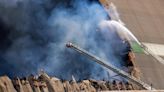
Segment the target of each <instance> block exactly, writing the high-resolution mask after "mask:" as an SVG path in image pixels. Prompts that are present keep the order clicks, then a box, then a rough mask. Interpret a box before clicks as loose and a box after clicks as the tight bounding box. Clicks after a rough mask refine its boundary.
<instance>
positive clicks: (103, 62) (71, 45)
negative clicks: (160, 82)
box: [66, 42, 154, 90]
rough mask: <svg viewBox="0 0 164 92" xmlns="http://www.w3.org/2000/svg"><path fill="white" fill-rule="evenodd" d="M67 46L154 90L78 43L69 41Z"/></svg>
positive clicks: (139, 84) (141, 85)
mask: <svg viewBox="0 0 164 92" xmlns="http://www.w3.org/2000/svg"><path fill="white" fill-rule="evenodd" d="M66 46H67V47H68V48H72V49H74V50H76V51H77V52H79V53H80V54H83V55H85V56H87V57H89V58H91V59H92V60H94V61H95V62H96V63H98V64H100V65H102V66H104V67H106V68H107V69H110V70H112V71H113V72H115V73H117V74H119V75H121V76H122V77H124V78H127V79H128V80H130V81H132V82H134V83H135V84H137V85H138V86H140V87H142V88H143V89H147V90H152V89H154V88H152V87H151V86H150V85H148V84H146V83H144V82H143V81H141V80H138V79H137V78H135V77H133V76H131V75H129V74H128V73H126V72H124V71H123V70H120V69H118V68H116V67H115V66H113V65H111V64H108V63H106V61H104V60H102V59H100V58H99V57H97V56H95V55H93V54H92V53H90V52H88V51H86V50H84V49H82V48H80V47H79V46H77V45H75V44H73V43H70V42H69V43H67V44H66Z"/></svg>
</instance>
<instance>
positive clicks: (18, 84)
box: [0, 73, 141, 92]
mask: <svg viewBox="0 0 164 92" xmlns="http://www.w3.org/2000/svg"><path fill="white" fill-rule="evenodd" d="M109 90H141V88H139V87H137V86H136V85H134V84H132V83H130V82H123V81H116V80H113V81H112V82H110V81H100V80H94V79H88V80H80V81H76V80H75V79H72V80H71V81H68V80H60V79H58V78H56V77H49V76H48V75H47V74H46V73H42V74H40V75H39V76H38V77H36V76H33V75H30V76H29V77H27V78H21V79H19V78H14V79H13V80H11V79H9V78H8V77H7V76H2V77H0V92H81V91H84V92H97V91H109Z"/></svg>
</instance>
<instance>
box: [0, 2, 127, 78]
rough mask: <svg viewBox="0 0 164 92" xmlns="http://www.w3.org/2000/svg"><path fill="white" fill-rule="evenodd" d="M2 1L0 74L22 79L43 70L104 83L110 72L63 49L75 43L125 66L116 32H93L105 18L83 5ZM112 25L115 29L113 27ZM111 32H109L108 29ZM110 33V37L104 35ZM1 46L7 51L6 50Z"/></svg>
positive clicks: (92, 5)
mask: <svg viewBox="0 0 164 92" xmlns="http://www.w3.org/2000/svg"><path fill="white" fill-rule="evenodd" d="M10 1H12V0H6V1H5V0H4V1H1V2H0V22H1V24H2V25H3V27H1V29H2V31H1V33H0V34H5V35H1V37H0V40H1V44H0V45H1V46H3V48H2V47H1V48H0V75H3V74H7V75H9V76H10V77H13V76H26V75H29V74H31V73H32V74H36V73H37V72H38V70H40V69H43V70H45V71H46V72H48V74H50V75H55V76H57V77H59V78H63V79H71V76H72V75H74V77H75V78H76V79H77V80H78V79H85V78H95V79H107V78H108V77H109V76H108V72H107V71H106V70H105V69H104V68H102V67H101V66H100V65H98V64H95V63H94V62H90V61H89V59H88V58H86V57H84V56H82V55H80V54H78V53H76V52H75V51H72V50H70V49H67V48H65V43H66V42H68V41H73V42H75V43H77V44H78V45H80V46H81V47H83V48H84V49H86V50H88V51H90V52H91V53H93V54H95V55H97V56H99V57H101V58H104V59H105V60H107V61H110V62H109V63H111V64H113V65H115V66H117V67H119V68H120V67H122V66H124V59H123V58H122V57H124V55H122V53H124V52H126V49H127V47H126V46H125V45H124V43H122V40H121V39H120V38H119V36H118V35H117V34H116V33H113V32H112V31H106V32H104V33H103V32H100V31H96V30H97V28H98V24H99V23H100V22H101V21H102V20H105V19H107V15H106V13H105V12H104V10H103V8H102V7H101V6H100V5H99V4H98V3H89V2H87V0H84V1H78V0H70V1H69V0H15V1H13V2H10ZM114 26H116V25H114ZM111 30H112V29H111ZM107 34H108V37H106V36H105V35H107ZM4 47H5V49H4Z"/></svg>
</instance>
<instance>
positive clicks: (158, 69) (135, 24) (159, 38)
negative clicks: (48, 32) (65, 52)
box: [0, 0, 164, 92]
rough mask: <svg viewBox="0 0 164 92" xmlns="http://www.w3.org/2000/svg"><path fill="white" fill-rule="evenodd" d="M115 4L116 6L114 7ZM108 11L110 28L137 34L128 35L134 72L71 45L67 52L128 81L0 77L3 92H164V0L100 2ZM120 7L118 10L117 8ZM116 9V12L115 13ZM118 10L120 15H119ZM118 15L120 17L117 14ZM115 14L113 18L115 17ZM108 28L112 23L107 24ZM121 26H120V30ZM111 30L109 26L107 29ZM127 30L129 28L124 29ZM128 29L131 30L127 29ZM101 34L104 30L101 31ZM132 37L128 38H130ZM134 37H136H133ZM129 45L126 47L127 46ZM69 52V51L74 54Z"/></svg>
mask: <svg viewBox="0 0 164 92" xmlns="http://www.w3.org/2000/svg"><path fill="white" fill-rule="evenodd" d="M111 2H112V3H111ZM100 3H101V4H102V6H103V7H104V9H105V11H106V12H107V13H109V16H110V18H111V20H114V21H117V22H110V23H109V27H110V25H117V23H119V24H118V25H119V27H118V29H119V28H123V30H128V29H129V30H130V31H131V33H133V34H134V35H133V34H132V35H131V33H130V36H129V33H128V31H127V32H126V33H122V32H117V34H118V35H120V34H124V35H125V37H122V39H126V41H127V43H128V45H130V48H131V49H130V51H129V52H128V53H127V55H128V59H129V60H130V61H131V62H130V64H129V63H127V64H129V65H128V66H127V67H128V69H129V70H130V72H127V71H124V70H121V69H120V68H117V67H115V66H113V65H112V64H109V63H107V62H106V60H103V59H102V58H99V57H97V56H96V55H94V54H93V53H91V52H89V51H87V50H85V49H83V48H81V47H80V45H76V44H74V43H72V42H69V41H67V42H68V43H67V42H66V43H65V48H66V49H69V48H71V49H73V50H75V51H77V52H76V53H80V55H82V57H83V55H84V57H85V56H86V57H88V58H90V60H91V61H95V62H93V63H97V64H98V65H99V66H101V67H105V69H109V70H110V71H112V72H114V73H115V74H118V76H121V77H123V78H125V80H127V81H126V82H125V80H122V81H119V80H117V79H116V80H113V81H112V82H111V81H106V80H94V79H86V80H79V81H78V80H76V78H75V77H74V76H72V80H71V81H68V80H64V79H63V80H62V79H58V78H56V77H49V76H48V75H47V74H46V73H45V72H44V71H40V73H39V75H38V76H34V75H31V76H29V77H25V78H21V79H20V78H15V79H13V80H12V81H11V80H10V79H9V78H8V77H7V76H2V77H0V92H81V91H82V92H83V91H84V92H97V91H102V92H103V91H105V92H106V91H113V90H114V91H121V90H122V91H123V92H124V91H125V92H126V90H130V92H133V91H135V92H136V90H137V92H142V91H143V92H150V91H154V92H163V91H162V90H163V89H164V80H163V76H164V45H163V44H164V41H163V40H164V34H163V29H164V6H163V4H164V2H163V0H100ZM115 6H116V7H115ZM111 8H112V9H111ZM116 8H117V11H118V13H119V15H118V14H117V13H116V11H115V10H116ZM115 13H116V14H115ZM112 14H113V15H112ZM103 23H104V22H103ZM105 24H108V22H105ZM118 25H117V26H118ZM107 27H108V25H107ZM124 27H125V28H124ZM126 28H127V29H126ZM100 30H101V28H100ZM127 34H128V37H126V35H127ZM133 36H134V37H133ZM120 38H121V37H120ZM126 41H125V43H126ZM71 49H69V50H71Z"/></svg>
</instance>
